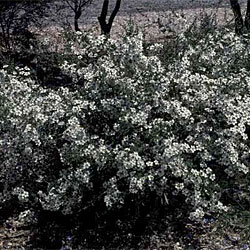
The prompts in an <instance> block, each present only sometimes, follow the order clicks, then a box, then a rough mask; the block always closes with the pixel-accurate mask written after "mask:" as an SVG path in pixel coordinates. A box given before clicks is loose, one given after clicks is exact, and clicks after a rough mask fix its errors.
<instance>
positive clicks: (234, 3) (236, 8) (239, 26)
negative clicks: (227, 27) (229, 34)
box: [230, 0, 249, 34]
mask: <svg viewBox="0 0 250 250" xmlns="http://www.w3.org/2000/svg"><path fill="white" fill-rule="evenodd" d="M248 1H249V0H248ZM230 3H231V7H232V10H233V13H234V18H235V32H236V34H242V32H243V18H242V15H241V9H240V5H239V3H238V0H230Z"/></svg>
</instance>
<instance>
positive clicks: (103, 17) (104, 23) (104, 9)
mask: <svg viewBox="0 0 250 250" xmlns="http://www.w3.org/2000/svg"><path fill="white" fill-rule="evenodd" d="M108 6H109V0H104V1H103V6H102V12H101V15H100V16H99V17H98V20H99V23H100V26H101V31H102V33H103V34H105V35H109V33H110V31H111V28H112V25H113V22H114V19H115V17H116V15H117V13H118V11H119V9H120V6H121V0H117V1H116V5H115V8H114V10H113V12H112V14H111V15H110V18H109V21H108V23H107V21H106V18H107V13H108Z"/></svg>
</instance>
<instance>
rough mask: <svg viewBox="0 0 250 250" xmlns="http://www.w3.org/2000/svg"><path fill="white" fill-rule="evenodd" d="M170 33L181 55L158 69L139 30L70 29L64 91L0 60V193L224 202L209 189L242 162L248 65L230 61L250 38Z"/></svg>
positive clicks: (199, 204)
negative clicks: (110, 34)
mask: <svg viewBox="0 0 250 250" xmlns="http://www.w3.org/2000/svg"><path fill="white" fill-rule="evenodd" d="M180 41H181V42H183V43H186V45H187V46H186V47H185V48H186V49H185V51H184V52H183V51H182V53H183V60H179V58H180V57H177V59H176V62H175V63H174V64H172V65H171V66H168V67H167V68H165V67H164V65H163V64H162V62H161V60H160V59H159V57H158V56H157V54H155V55H154V54H152V53H151V52H150V51H152V50H155V49H157V50H161V49H162V48H163V47H162V46H160V45H155V46H154V47H152V46H151V47H150V48H149V52H150V53H147V47H146V46H145V44H144V41H143V35H142V34H141V33H138V34H136V35H133V36H128V37H125V38H124V39H123V40H121V41H114V40H112V39H110V38H106V37H104V36H99V37H95V36H94V35H89V34H84V33H83V34H80V33H77V37H76V39H75V40H74V41H73V42H71V44H70V46H71V51H72V53H74V54H75V55H76V56H77V59H76V62H71V61H70V60H68V61H65V62H64V63H63V64H62V65H61V69H62V70H63V71H64V72H65V73H66V74H68V75H69V76H70V77H71V78H72V79H73V81H74V83H76V86H75V88H74V89H73V90H72V89H67V88H65V87H59V88H58V89H48V88H43V87H41V86H39V85H37V84H36V83H35V81H34V80H33V79H32V77H31V75H30V74H29V71H28V69H27V68H25V69H20V68H19V69H16V70H15V71H14V72H12V73H11V72H9V71H8V67H5V68H4V69H2V70H1V72H0V79H2V82H1V85H0V104H1V105H0V114H1V118H2V119H1V123H0V133H1V135H2V138H1V141H0V146H1V151H0V160H1V162H2V164H1V170H0V183H1V185H3V186H4V187H5V188H4V189H3V191H2V193H1V196H0V197H1V200H0V203H4V202H6V201H7V200H10V199H12V195H18V198H19V200H23V201H26V202H29V200H28V198H29V196H28V195H26V191H24V190H28V191H27V192H28V194H30V195H32V197H36V200H37V202H39V203H40V204H41V205H42V207H43V209H45V210H51V211H61V212H62V213H64V214H72V213H74V212H78V211H81V210H82V209H84V207H85V204H87V203H88V202H90V201H91V204H93V205H94V204H95V201H98V202H100V199H101V200H102V202H103V203H105V204H106V206H107V207H109V208H111V207H112V208H115V207H116V206H118V207H120V206H122V205H124V206H126V200H127V198H128V197H131V195H132V196H138V197H140V199H143V198H144V197H147V195H148V194H154V195H155V196H159V197H164V199H165V200H167V201H168V202H167V203H168V204H167V205H171V204H172V203H173V202H174V200H176V197H177V198H180V199H181V200H183V201H184V202H185V203H186V204H187V206H186V207H185V208H186V209H187V211H186V212H188V213H189V214H190V216H189V218H190V219H192V220H200V219H202V217H203V216H204V215H205V214H206V213H208V212H218V211H225V210H226V207H225V206H223V204H222V203H221V202H220V195H214V194H215V193H216V192H217V194H220V192H221V191H222V187H221V181H225V180H226V179H230V180H234V179H235V178H238V177H242V176H245V174H247V173H248V171H249V164H250V162H249V150H250V148H249V126H250V109H249V105H250V91H249V90H250V85H249V83H250V81H249V79H250V75H249V73H247V71H246V70H244V68H242V67H241V66H239V67H240V69H239V70H238V69H236V68H235V67H234V66H235V64H236V65H241V63H242V62H241V61H240V60H243V61H244V60H245V58H247V53H248V50H249V43H248V44H247V43H246V41H245V40H244V38H242V39H238V38H237V37H235V36H232V35H231V34H229V35H227V37H226V35H220V34H217V33H216V34H215V35H214V36H209V39H207V40H206V39H205V38H204V40H201V41H200V42H199V43H198V44H197V45H194V44H191V45H190V44H189V40H188V39H187V38H186V37H185V36H181V38H180ZM217 44H221V45H220V46H217ZM245 53H246V54H245ZM243 54H244V56H243V57H242V59H240V58H238V55H243ZM238 62H239V63H238ZM242 64H244V63H242ZM236 72H237V74H236ZM20 185H21V186H22V188H23V189H20V188H19V187H20ZM13 190H14V191H13ZM96 192H97V193H96ZM90 197H91V198H90ZM145 199H146V198H145ZM30 204H31V202H30ZM167 205H166V206H167ZM172 205H173V204H172ZM183 214H185V213H183Z"/></svg>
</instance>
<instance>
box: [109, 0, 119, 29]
mask: <svg viewBox="0 0 250 250" xmlns="http://www.w3.org/2000/svg"><path fill="white" fill-rule="evenodd" d="M120 6H121V0H117V1H116V5H115V8H114V10H113V12H112V14H111V15H110V18H109V25H110V26H112V23H113V21H114V19H115V17H116V15H117V13H118V11H119V9H120Z"/></svg>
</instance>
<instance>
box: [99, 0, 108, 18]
mask: <svg viewBox="0 0 250 250" xmlns="http://www.w3.org/2000/svg"><path fill="white" fill-rule="evenodd" d="M108 6H109V0H104V1H103V6H102V12H101V15H100V16H99V17H98V19H99V21H104V22H106V17H107V14H108Z"/></svg>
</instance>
